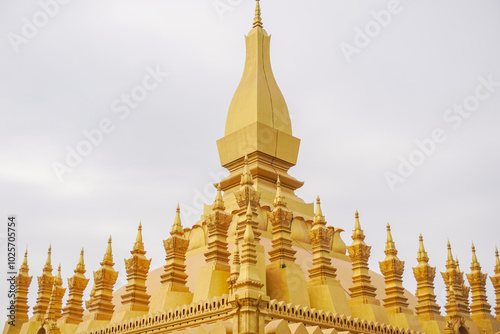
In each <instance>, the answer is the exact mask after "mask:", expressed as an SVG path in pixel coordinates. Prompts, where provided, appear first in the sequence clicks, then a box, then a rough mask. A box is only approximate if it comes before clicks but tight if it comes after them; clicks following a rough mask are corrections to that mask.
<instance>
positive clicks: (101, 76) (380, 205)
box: [0, 0, 500, 312]
mask: <svg viewBox="0 0 500 334" xmlns="http://www.w3.org/2000/svg"><path fill="white" fill-rule="evenodd" d="M53 1H56V0H53ZM55 4H56V5H55ZM254 6H255V3H254V1H251V0H241V1H238V0H189V1H181V0H178V1H172V0H162V1H160V0H141V1H134V0H120V1H118V0H109V1H104V2H103V1H97V0H86V1H81V0H70V1H68V0H64V1H63V0H58V2H51V1H49V0H40V2H39V1H38V0H28V1H23V2H20V1H0V36H1V38H0V110H1V113H0V154H1V160H0V182H1V185H0V188H1V191H0V203H1V204H0V220H1V221H3V222H4V223H2V224H3V226H4V227H2V229H1V230H0V232H1V233H2V234H1V242H2V245H0V246H1V247H0V248H1V254H2V255H1V261H2V264H1V267H2V269H3V270H4V272H5V266H6V262H7V259H6V254H5V249H6V245H5V243H6V234H5V232H6V224H7V216H8V215H12V214H14V215H17V218H18V222H19V226H20V227H19V235H18V238H17V244H18V252H19V255H22V253H23V252H24V249H25V247H28V249H29V265H30V274H31V275H33V276H39V275H40V274H41V270H42V267H43V264H44V262H45V257H46V251H47V248H48V246H49V243H52V250H53V255H52V261H53V266H54V269H56V266H57V264H58V263H61V265H62V272H63V276H64V278H65V280H64V281H65V283H64V287H67V282H66V278H68V277H70V276H71V275H72V274H73V272H72V271H73V269H74V268H75V266H76V263H77V261H78V256H79V251H80V248H81V247H84V248H85V262H86V265H87V274H86V275H87V277H91V276H92V273H91V272H92V271H94V270H97V268H98V267H99V262H100V261H101V259H102V256H103V254H104V251H105V248H106V241H107V238H108V236H109V235H112V236H113V252H114V255H115V262H116V265H115V268H116V269H117V270H118V271H120V276H119V279H118V282H117V284H116V287H118V286H121V285H123V284H124V283H125V282H126V281H125V278H126V275H125V272H124V265H123V258H125V257H127V258H128V257H129V251H130V250H131V249H132V245H133V242H134V240H135V234H136V229H137V225H138V223H139V221H142V224H143V232H144V233H143V234H144V242H145V247H146V250H148V256H149V257H152V258H153V261H152V268H157V267H159V266H161V265H163V264H164V256H165V253H164V249H163V245H162V240H163V239H166V238H167V237H168V235H169V234H168V232H169V231H170V227H171V225H172V223H173V219H174V215H175V207H176V205H177V203H178V202H179V203H180V205H181V210H182V212H183V215H182V218H183V221H182V222H183V225H184V226H192V224H193V223H195V222H196V221H197V219H198V218H199V215H200V214H201V208H202V203H203V202H205V203H207V204H211V203H212V201H213V196H214V189H213V188H211V186H210V184H211V183H214V182H217V181H219V180H220V179H221V178H223V177H224V176H225V175H226V171H225V170H224V169H223V168H222V167H220V162H219V157H218V152H217V148H216V143H215V142H216V140H217V139H219V138H221V137H222V136H223V134H224V124H225V118H226V114H227V110H228V107H229V103H230V101H231V97H232V95H233V93H234V91H235V90H236V87H237V85H238V83H239V80H240V77H241V74H242V71H243V65H244V60H245V59H244V57H245V46H244V38H243V36H244V34H247V33H248V31H249V30H250V28H251V24H252V20H253V12H254ZM261 6H262V11H263V13H262V18H263V21H264V28H265V29H266V30H267V31H268V33H270V34H272V40H271V59H272V65H273V70H274V75H275V77H276V80H277V82H278V84H279V86H280V88H281V90H282V92H283V95H284V96H285V99H286V101H287V104H288V108H289V111H290V115H291V118H292V127H293V134H294V136H296V137H298V138H300V139H301V140H302V142H301V147H300V153H299V158H298V162H297V166H296V167H293V168H292V169H291V170H290V174H291V175H292V176H294V177H296V178H297V179H299V180H302V181H305V185H304V186H303V187H302V188H301V189H299V190H298V191H297V194H298V195H299V196H301V197H302V198H303V199H304V200H305V201H306V202H312V201H313V200H314V199H315V197H316V195H320V196H321V199H322V203H323V206H322V207H323V213H324V214H325V216H326V219H327V221H328V223H329V224H330V225H333V226H335V227H340V228H343V229H344V230H346V231H347V232H346V233H344V234H343V238H344V240H345V241H346V243H347V244H349V243H350V242H351V239H350V234H351V230H352V227H353V224H354V211H355V210H359V212H360V217H361V224H362V228H363V229H364V230H365V234H366V235H367V237H366V242H367V243H368V244H369V245H372V246H373V248H372V257H371V260H370V266H371V269H372V270H375V271H377V272H379V268H378V261H382V260H383V259H384V254H383V250H384V242H385V226H386V223H387V222H390V223H391V225H392V229H393V237H394V239H395V242H396V246H397V248H398V250H399V257H400V259H401V260H404V261H406V272H405V275H404V278H405V281H404V285H405V287H406V288H407V289H409V290H410V291H412V292H414V290H415V285H416V284H415V280H414V278H413V274H412V271H411V268H410V267H413V266H415V265H416V260H415V257H416V252H417V250H418V235H419V233H422V234H423V236H424V240H425V245H426V248H427V251H428V253H429V257H430V263H431V265H433V266H436V267H437V271H438V272H441V271H444V270H445V267H444V265H445V260H446V240H447V238H449V239H450V242H451V244H452V248H453V252H454V254H456V255H458V257H459V260H460V264H461V269H462V270H463V271H465V272H469V271H470V270H469V267H470V261H471V253H470V245H471V242H472V241H474V242H475V243H476V247H477V254H478V258H479V261H480V263H481V265H482V267H483V271H484V272H487V273H488V274H492V273H493V266H494V249H495V245H497V244H498V243H499V242H498V239H497V238H498V235H499V232H500V227H499V223H500V219H499V217H500V213H499V205H498V204H499V200H500V190H499V189H500V174H499V173H498V171H499V170H500V157H499V154H498V152H499V150H500V132H499V131H498V128H499V126H500V114H499V112H498V111H499V106H500V61H499V59H500V43H499V42H498V41H499V39H498V32H499V31H500V20H498V17H499V15H500V3H498V1H494V0H490V1H487V0H484V1H480V2H477V1H467V0H458V1H457V0H453V1H452V0H443V1H410V0H401V1H399V2H397V1H396V2H395V1H378V0H377V1H375V0H372V1H369V2H365V1H351V0H341V1H331V0H330V1H326V0H324V1H304V0H302V1H298V0H273V1H269V0H262V1H261ZM44 8H45V9H44ZM47 12H48V13H49V14H50V15H49V14H46V13H47ZM152 73H153V74H152ZM167 73H168V75H167ZM127 96H129V97H130V99H129V100H127ZM96 129H99V132H100V133H101V134H102V137H101V136H100V135H99V134H98V133H97V132H96ZM85 133H87V135H88V134H89V133H90V134H91V136H93V137H92V138H93V141H94V143H91V144H89V143H90V142H89V140H88V139H87V137H86V135H85ZM431 140H432V143H431ZM417 142H419V143H420V146H419V144H417ZM89 145H90V146H89ZM78 150H80V152H83V153H85V156H82V155H79V156H80V158H78V157H75V156H74V153H70V152H73V151H75V152H77V153H78ZM69 156H71V157H69ZM388 180H389V181H388ZM54 273H55V270H54ZM1 282H2V283H1V284H3V285H2V287H3V288H2V289H1V291H6V290H5V279H2V280H1ZM91 284H92V283H89V286H88V287H87V290H86V295H88V292H89V291H90V288H91ZM436 285H437V288H436V293H437V294H438V299H439V303H440V305H441V306H443V305H444V290H443V284H442V278H441V276H440V274H437V275H436ZM488 289H489V296H490V297H489V298H490V299H489V301H490V303H492V304H494V301H493V300H492V296H493V294H492V287H491V283H490V282H489V280H488ZM36 290H37V284H36V278H34V279H33V282H32V284H31V287H30V299H29V304H30V306H31V307H33V306H34V304H35V298H36ZM66 298H67V293H66V296H65V299H66ZM0 302H1V303H0V304H1V305H0V309H1V310H2V311H0V312H5V311H4V310H5V307H4V306H5V305H6V304H7V297H6V296H1V297H0ZM30 311H31V310H30Z"/></svg>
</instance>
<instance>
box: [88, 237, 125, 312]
mask: <svg viewBox="0 0 500 334" xmlns="http://www.w3.org/2000/svg"><path fill="white" fill-rule="evenodd" d="M114 265H115V264H114V262H113V253H112V249H111V236H109V239H108V246H107V247H106V253H105V254H104V257H103V259H102V262H101V267H100V268H99V269H98V270H97V271H95V272H94V283H95V297H94V300H93V302H92V303H91V304H90V305H89V311H90V312H89V315H88V319H93V320H111V317H112V316H113V311H114V308H115V306H114V305H113V303H112V299H113V286H114V285H115V283H116V279H117V278H118V272H117V271H115V270H114V269H113V266H114Z"/></svg>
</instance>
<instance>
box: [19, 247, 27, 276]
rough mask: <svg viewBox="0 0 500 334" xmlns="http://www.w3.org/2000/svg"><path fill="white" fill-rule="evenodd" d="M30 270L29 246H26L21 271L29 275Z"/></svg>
mask: <svg viewBox="0 0 500 334" xmlns="http://www.w3.org/2000/svg"><path fill="white" fill-rule="evenodd" d="M28 271H29V267H28V247H26V251H25V252H24V259H23V264H22V265H21V267H20V268H19V273H20V274H26V275H27V274H28Z"/></svg>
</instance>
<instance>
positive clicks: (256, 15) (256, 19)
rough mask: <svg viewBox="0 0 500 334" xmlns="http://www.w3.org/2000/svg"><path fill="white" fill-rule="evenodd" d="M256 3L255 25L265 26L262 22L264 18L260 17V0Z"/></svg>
mask: <svg viewBox="0 0 500 334" xmlns="http://www.w3.org/2000/svg"><path fill="white" fill-rule="evenodd" d="M256 2H257V3H256V5H255V18H254V20H253V27H254V28H256V27H260V28H262V27H263V24H262V18H261V17H260V14H261V12H260V3H259V0H257V1H256Z"/></svg>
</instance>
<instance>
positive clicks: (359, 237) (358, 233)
mask: <svg viewBox="0 0 500 334" xmlns="http://www.w3.org/2000/svg"><path fill="white" fill-rule="evenodd" d="M354 218H355V222H354V230H353V231H352V237H351V238H352V240H354V241H359V242H361V241H363V240H365V234H364V232H363V230H362V229H361V224H360V223H359V213H358V211H357V210H356V213H355V214H354Z"/></svg>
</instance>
